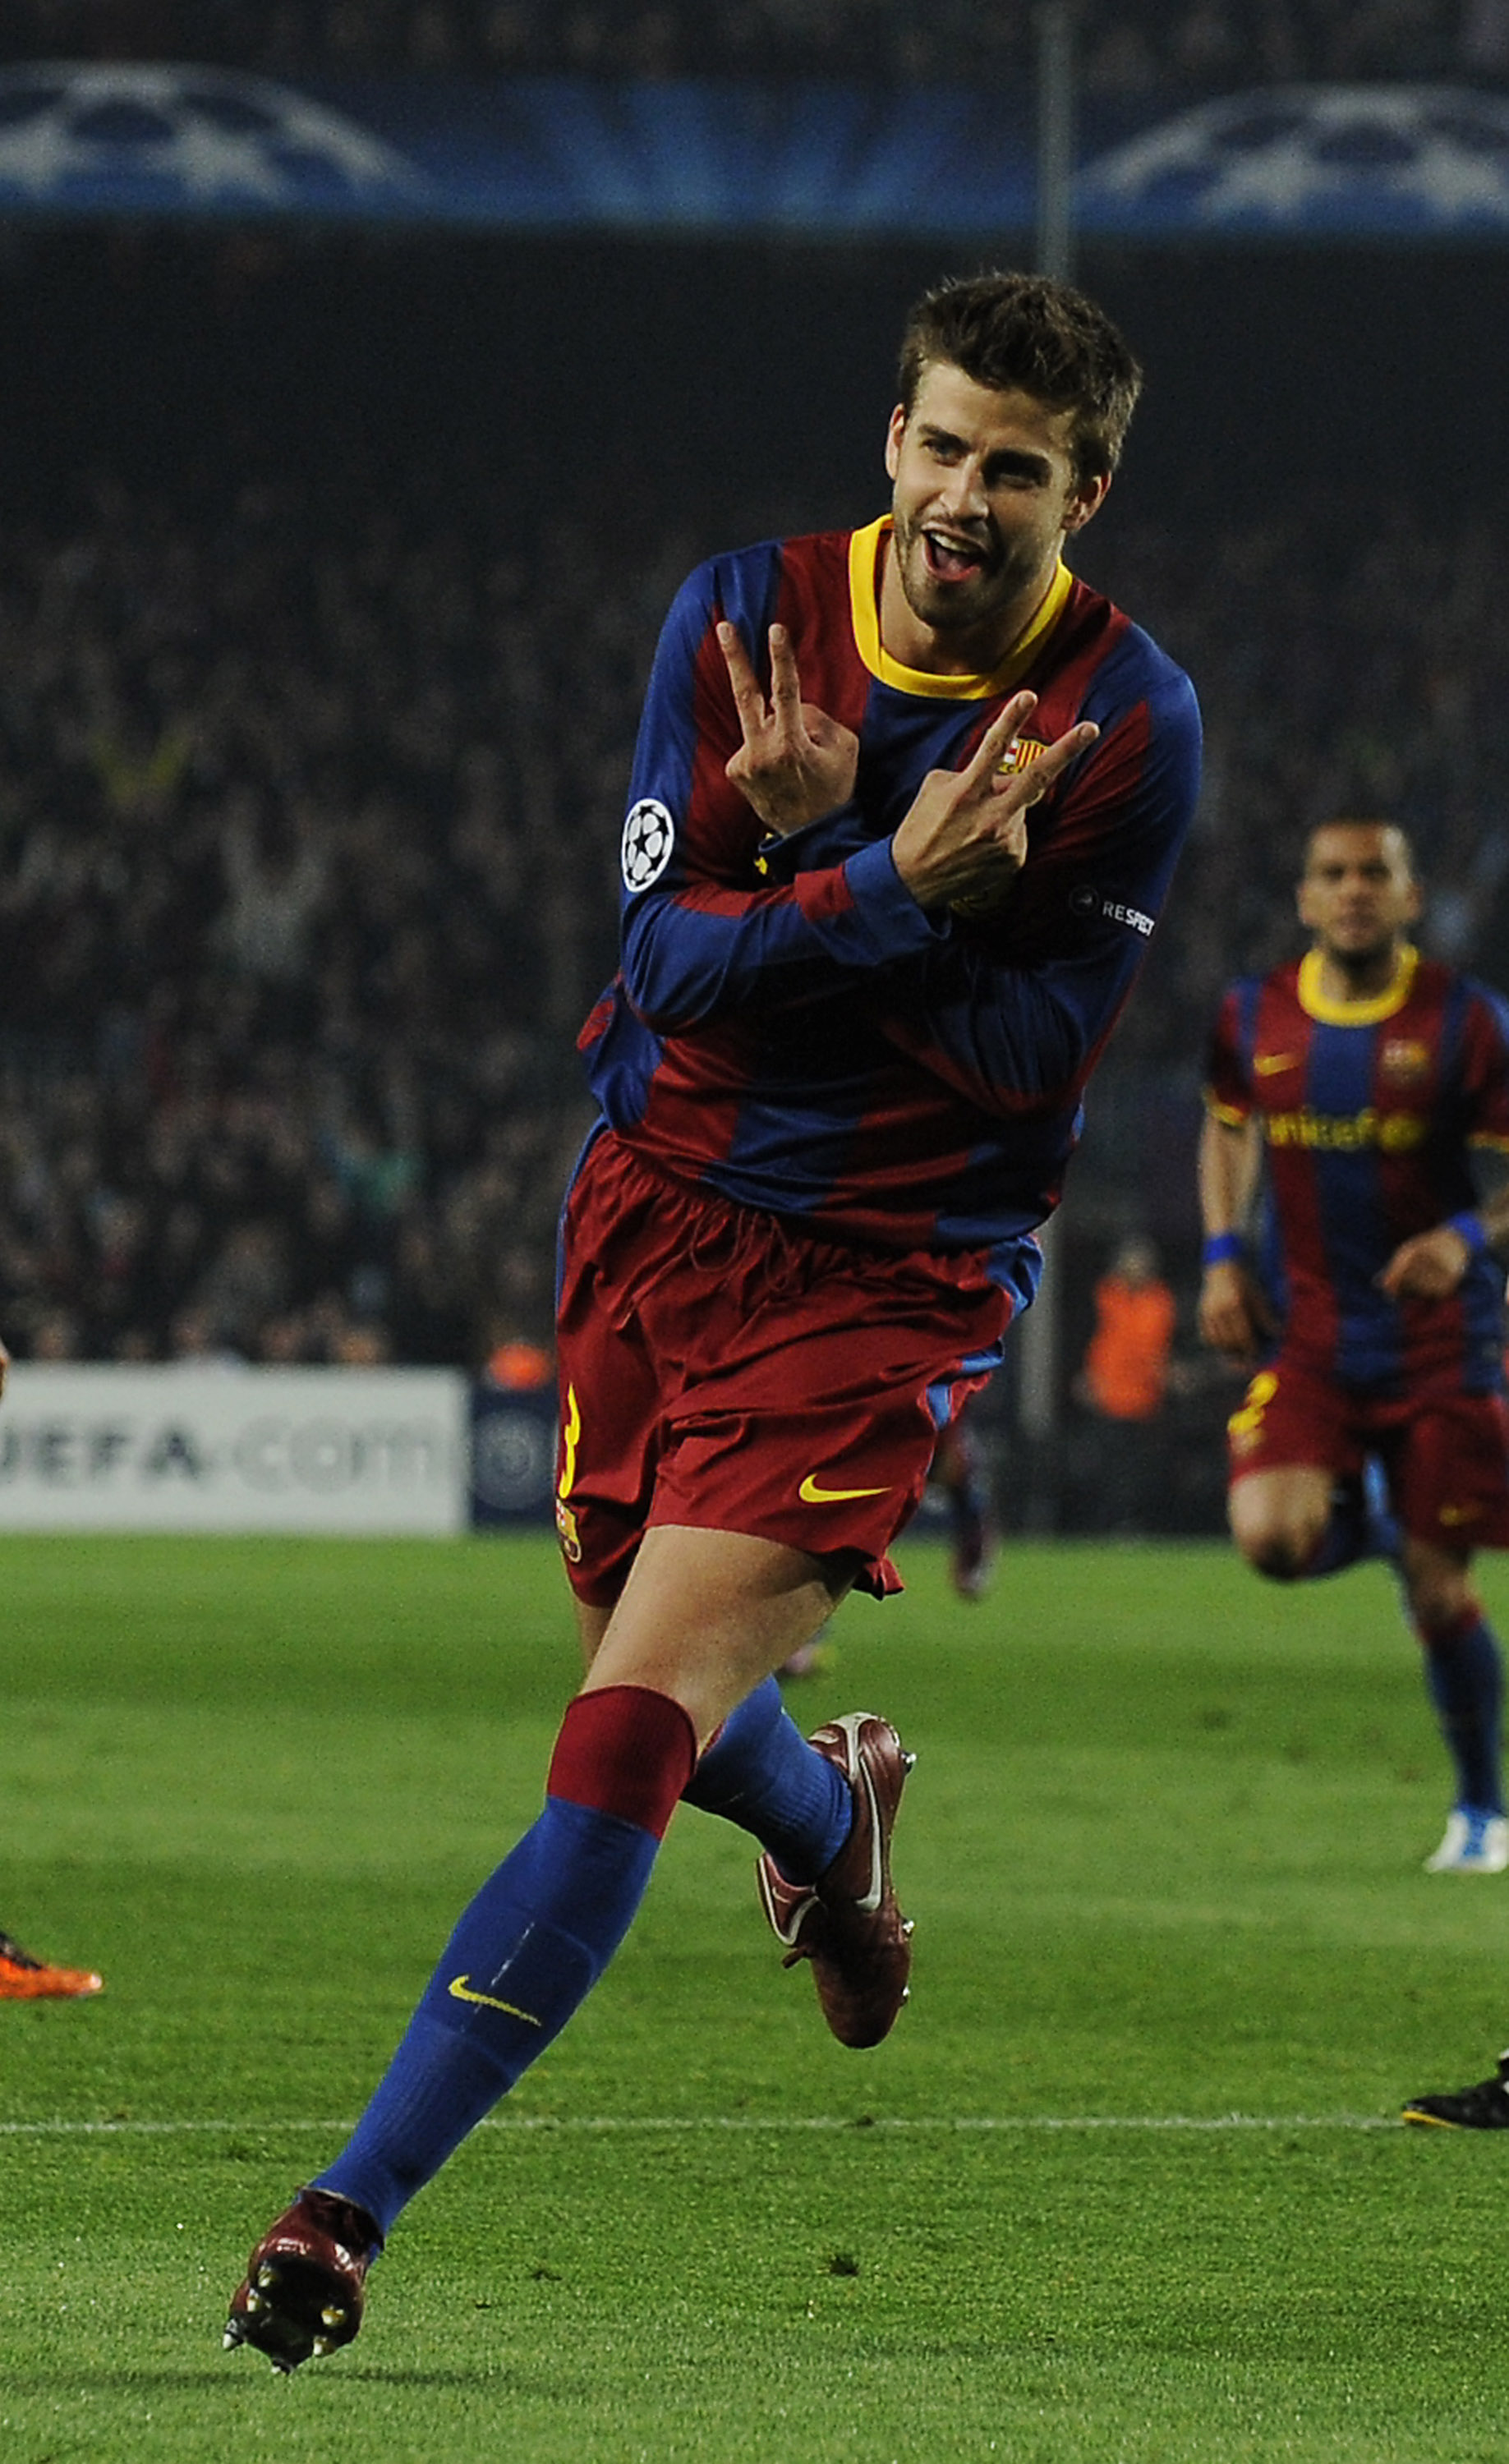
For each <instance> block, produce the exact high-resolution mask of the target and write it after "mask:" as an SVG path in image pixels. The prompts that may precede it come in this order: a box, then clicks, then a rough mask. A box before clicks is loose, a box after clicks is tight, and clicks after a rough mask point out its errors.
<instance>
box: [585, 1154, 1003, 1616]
mask: <svg viewBox="0 0 1509 2464" xmlns="http://www.w3.org/2000/svg"><path fill="white" fill-rule="evenodd" d="M563 1252H564V1265H563V1274H562V1287H561V1298H560V1310H559V1324H558V1357H559V1363H560V1378H561V1443H560V1453H559V1460H558V1463H557V1482H556V1485H557V1504H556V1519H557V1522H558V1524H559V1527H560V1532H561V1545H562V1548H563V1550H564V1551H565V1554H566V1568H567V1572H568V1573H569V1576H570V1580H571V1583H572V1586H573V1588H574V1589H575V1591H576V1593H577V1595H578V1596H579V1597H580V1598H581V1599H583V1600H587V1601H590V1602H592V1603H593V1604H594V1605H597V1606H599V1607H606V1606H607V1605H608V1604H609V1603H610V1602H611V1601H612V1600H614V1599H616V1598H617V1596H618V1594H619V1592H620V1591H621V1590H622V1588H623V1585H624V1582H625V1579H626V1577H627V1575H628V1573H629V1568H630V1566H631V1564H632V1560H633V1555H634V1551H635V1550H636V1549H637V1548H638V1546H639V1542H640V1540H641V1539H642V1538H643V1536H644V1534H645V1532H646V1531H647V1530H648V1529H651V1528H652V1526H654V1525H655V1524H662V1523H678V1524H689V1525H693V1526H696V1527H697V1528H699V1529H703V1530H712V1531H741V1532H748V1533H752V1534H753V1535H755V1536H756V1537H757V1538H760V1539H766V1540H775V1541H780V1542H782V1543H784V1544H785V1545H786V1546H787V1547H788V1548H792V1549H805V1550H807V1551H809V1552H810V1554H811V1555H813V1556H816V1557H825V1558H826V1557H834V1558H843V1559H846V1560H848V1561H849V1563H848V1564H847V1565H846V1567H845V1572H846V1573H850V1572H852V1573H853V1579H854V1581H855V1582H856V1583H857V1584H858V1586H859V1587H860V1589H862V1590H865V1591H870V1592H873V1593H875V1594H876V1595H877V1596H880V1595H884V1594H885V1593H886V1592H891V1591H899V1589H900V1579H899V1575H898V1574H897V1573H896V1569H895V1568H894V1567H893V1566H892V1565H891V1563H890V1561H889V1559H888V1557H887V1554H886V1551H887V1550H888V1549H889V1547H890V1544H891V1542H892V1541H893V1540H894V1539H895V1537H896V1535H897V1533H898V1532H899V1530H900V1529H901V1528H902V1526H903V1524H905V1522H906V1521H907V1519H908V1517H909V1516H910V1515H911V1514H912V1513H913V1511H914V1510H915V1508H916V1507H917V1504H918V1501H919V1499H920V1498H921V1494H922V1489H923V1486H924V1485H925V1483H926V1479H927V1467H928V1464H929V1463H930V1461H931V1459H932V1455H933V1450H934V1447H935V1445H936V1443H937V1439H938V1432H939V1430H940V1428H941V1427H943V1426H945V1425H946V1423H947V1422H948V1420H949V1419H952V1417H953V1415H954V1413H955V1412H956V1411H957V1410H958V1409H959V1407H960V1405H961V1404H962V1403H963V1402H964V1400H965V1397H967V1396H969V1395H971V1394H973V1393H974V1392H975V1390H976V1389H977V1388H978V1387H980V1386H983V1385H984V1384H985V1382H986V1380H987V1378H988V1375H989V1373H990V1371H991V1369H992V1368H993V1367H994V1366H995V1363H996V1361H997V1360H998V1358H999V1357H1000V1344H1001V1338H1002V1336H1003V1335H1004V1333H1005V1331H1006V1329H1007V1326H1008V1325H1009V1323H1010V1318H1011V1315H1012V1311H1013V1305H1014V1304H1013V1296H1012V1294H1011V1293H1010V1291H1008V1290H1004V1289H1003V1288H1002V1287H1001V1286H1000V1284H999V1283H997V1282H994V1281H993V1280H992V1279H991V1277H990V1275H989V1273H988V1268H987V1259H986V1255H985V1253H984V1252H981V1251H970V1252H966V1253H964V1254H962V1255H957V1256H943V1255H940V1254H936V1253H934V1252H933V1251H930V1250H925V1251H923V1250H919V1251H908V1252H899V1253H896V1254H892V1253H891V1252H889V1251H885V1250H880V1249H866V1248H860V1247H857V1246H850V1245H848V1244H845V1243H839V1242H834V1241H828V1240H822V1239H816V1238H813V1237H812V1236H810V1234H808V1233H807V1232H806V1231H804V1230H802V1229H800V1228H796V1227H793V1226H792V1225H790V1224H789V1223H788V1222H784V1221H780V1220H778V1219H777V1218H775V1217H772V1216H768V1215H765V1214H761V1213H759V1212H757V1211H755V1210H753V1209H750V1208H747V1207H743V1206H738V1205H735V1204H734V1203H733V1202H732V1201H731V1200H729V1199H724V1198H721V1197H720V1196H719V1195H718V1194H717V1193H716V1192H710V1191H705V1190H694V1189H689V1188H687V1187H686V1186H684V1185H683V1184H682V1183H680V1182H677V1181H674V1180H671V1179H669V1178H667V1177H665V1176H664V1175H663V1174H661V1173H658V1172H656V1171H655V1170H653V1169H652V1168H651V1167H650V1166H648V1165H647V1164H645V1162H644V1161H643V1160H642V1158H641V1157H639V1156H638V1155H635V1154H634V1153H633V1152H632V1150H630V1149H629V1148H627V1147H625V1146H623V1145H622V1144H621V1143H620V1142H619V1141H618V1139H616V1138H615V1137H613V1136H611V1135H610V1134H605V1135H603V1136H601V1137H599V1138H598V1140H597V1142H596V1144H595V1145H594V1146H593V1147H592V1148H591V1150H590V1151H589V1153H588V1156H587V1158H586V1160H585V1162H584V1164H583V1166H582V1168H581V1171H580V1172H579V1173H578V1175H577V1177H576V1180H575V1182H574V1184H573V1186H572V1189H571V1192H570V1195H569V1197H568V1199H567V1200H566V1221H565V1226H564V1241H563Z"/></svg>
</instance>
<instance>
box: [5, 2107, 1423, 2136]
mask: <svg viewBox="0 0 1509 2464" xmlns="http://www.w3.org/2000/svg"><path fill="white" fill-rule="evenodd" d="M478 2127H479V2128H480V2129H483V2130H512V2131H519V2132H532V2133H534V2134H535V2135H537V2136H542V2137H550V2136H561V2137H567V2136H570V2137H577V2136H584V2135H590V2134H591V2133H594V2132H607V2131H612V2132H617V2133H619V2134H621V2135H623V2136H626V2137H644V2138H651V2137H655V2136H657V2135H663V2134H664V2133H666V2132H677V2133H680V2134H686V2133H691V2132H698V2131H753V2132H766V2133H767V2134H768V2135H770V2136H771V2137H777V2136H785V2135H788V2134H789V2133H790V2132H792V2131H800V2130H808V2131H823V2132H830V2133H832V2135H833V2136H835V2137H836V2136H839V2135H842V2134H847V2135H849V2136H851V2137H853V2138H856V2139H857V2138H863V2137H864V2136H865V2135H866V2134H867V2133H868V2132H870V2131H892V2132H895V2131H918V2132H928V2131H931V2132H933V2133H944V2134H946V2133H950V2132H952V2133H962V2132H965V2131H976V2130H978V2131H1026V2132H1032V2131H1055V2130H1056V2131H1065V2130H1127V2131H1139V2130H1188V2131H1197V2132H1198V2131H1207V2132H1209V2131H1223V2130H1394V2129H1397V2128H1398V2127H1399V2123H1398V2121H1397V2119H1396V2117H1394V2116H1392V2115H1387V2114H1376V2113H1287V2114H1264V2113H1219V2114H1189V2113H1132V2114H1114V2113H1076V2114H1050V2113H1020V2114H955V2115H946V2114H937V2115H915V2116H914V2115H906V2114H894V2115H886V2114H876V2115H869V2114H866V2115H864V2116H862V2117H854V2116H849V2117H845V2116H843V2115H839V2114H811V2115H806V2114H782V2115H780V2116H779V2117H776V2118H772V2119H770V2120H765V2119H763V2118H756V2117H754V2116H752V2115H746V2114H736V2113H709V2114H692V2115H681V2116H664V2115H660V2116H651V2115H643V2116H641V2115H638V2114H577V2115H574V2116H570V2117H566V2118H564V2119H557V2118H556V2117H554V2116H552V2115H549V2114H522V2113H521V2114H511V2115H506V2116H497V2117H495V2118H494V2119H492V2120H490V2121H487V2122H483V2123H479V2124H478ZM354 2128H355V2123H353V2122H349V2121H346V2122H302V2121H300V2122H290V2121H279V2120H272V2121H264V2122H224V2121H203V2122H189V2121H184V2122H0V2138H7V2139H108V2138H133V2137H134V2138H142V2139H174V2138H180V2137H183V2136H187V2135H188V2134H189V2133H190V2132H195V2131H228V2132H230V2133H232V2134H233V2136H243V2137H244V2136H252V2137H256V2136H263V2137H265V2136H267V2135H269V2134H271V2133H274V2132H290V2133H292V2134H294V2135H295V2136H296V2137H297V2136H300V2135H301V2134H302V2133H304V2132H305V2131H310V2132H328V2133H331V2134H334V2133H335V2132H337V2131H340V2132H342V2133H346V2134H348V2133H349V2132H350V2131H351V2130H353V2129H354Z"/></svg>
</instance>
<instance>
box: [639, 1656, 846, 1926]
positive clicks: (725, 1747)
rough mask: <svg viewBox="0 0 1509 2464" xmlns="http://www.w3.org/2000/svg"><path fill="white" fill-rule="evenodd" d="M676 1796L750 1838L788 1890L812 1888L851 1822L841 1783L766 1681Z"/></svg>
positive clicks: (772, 1683) (726, 1723) (775, 1688)
mask: <svg viewBox="0 0 1509 2464" xmlns="http://www.w3.org/2000/svg"><path fill="white" fill-rule="evenodd" d="M681 1795H682V1800H683V1802H684V1803H685V1804H687V1805H696V1806H699V1807H700V1808H701V1810H702V1812H703V1813H704V1814H721V1815H723V1817H724V1818H725V1820H727V1821H729V1822H737V1823H738V1824H739V1826H740V1828H741V1829H742V1830H744V1831H750V1832H752V1833H753V1834H754V1837H756V1838H757V1839H758V1840H759V1842H760V1844H761V1846H762V1847H763V1848H768V1849H769V1851H770V1853H771V1855H772V1856H773V1857H774V1859H775V1860H776V1863H777V1864H778V1865H779V1866H780V1868H781V1871H782V1873H783V1874H785V1875H786V1877H787V1879H788V1881H792V1882H815V1881H816V1880H817V1877H818V1875H819V1874H822V1873H825V1872H826V1871H827V1869H828V1867H829V1866H830V1865H831V1864H832V1861H833V1859H834V1858H835V1857H836V1856H837V1854H838V1852H839V1850H840V1848H842V1846H843V1844H844V1842H845V1840H846V1839H847V1838H848V1837H849V1833H850V1830H851V1827H852V1825H853V1822H854V1797H853V1795H852V1793H851V1792H850V1787H849V1782H848V1781H847V1780H846V1779H845V1777H844V1775H843V1773H842V1771H838V1770H836V1769H835V1768H834V1766H833V1765H832V1763H831V1762H829V1761H828V1760H827V1759H826V1757H825V1756H824V1755H822V1754H820V1753H819V1752H818V1751H817V1749H816V1747H815V1746H810V1745H809V1744H808V1742H807V1739H806V1738H805V1737H804V1736H803V1734H802V1732H801V1730H800V1728H799V1727H797V1725H796V1723H795V1721H794V1720H793V1719H792V1718H791V1716H790V1714H789V1713H788V1710H787V1708H786V1705H785V1704H784V1703H783V1702H782V1700H781V1688H780V1686H779V1685H778V1684H777V1683H776V1681H775V1679H774V1678H773V1677H767V1678H766V1681H765V1683H764V1684H763V1685H757V1686H756V1687H755V1689H754V1692H753V1693H752V1694H746V1695H745V1697H744V1699H743V1702H742V1703H741V1704H740V1705H739V1708H738V1709H737V1711H734V1712H732V1713H731V1714H730V1716H729V1717H728V1718H727V1719H726V1720H725V1721H724V1722H723V1725H722V1727H721V1730H720V1731H719V1734H718V1738H717V1741H716V1743H715V1744H713V1745H711V1746H710V1747H709V1748H708V1749H707V1751H706V1753H705V1754H703V1756H702V1758H701V1760H700V1762H699V1764H698V1766H697V1769H696V1771H694V1772H693V1773H692V1776H691V1778H690V1780H689V1781H688V1782H687V1784H686V1786H685V1788H684V1789H683V1790H682V1792H681Z"/></svg>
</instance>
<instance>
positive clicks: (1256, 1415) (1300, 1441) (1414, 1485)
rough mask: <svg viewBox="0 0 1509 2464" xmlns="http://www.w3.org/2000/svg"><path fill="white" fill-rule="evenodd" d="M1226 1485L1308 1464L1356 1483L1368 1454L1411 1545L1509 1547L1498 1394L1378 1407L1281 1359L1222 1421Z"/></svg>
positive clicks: (1508, 1480)
mask: <svg viewBox="0 0 1509 2464" xmlns="http://www.w3.org/2000/svg"><path fill="white" fill-rule="evenodd" d="M1226 1430H1227V1446H1228V1453H1229V1459H1230V1463H1231V1477H1232V1481H1233V1482H1235V1481H1238V1480H1245V1479H1246V1477H1247V1475H1248V1474H1249V1473H1250V1472H1254V1471H1277V1470H1279V1469H1280V1468H1285V1467H1287V1466H1289V1465H1291V1464H1295V1463H1313V1464H1315V1465H1316V1466H1317V1467H1318V1468H1319V1469H1320V1470H1321V1471H1328V1472H1330V1473H1332V1474H1333V1476H1334V1477H1336V1478H1337V1479H1346V1478H1348V1477H1355V1476H1356V1475H1357V1474H1358V1473H1360V1472H1361V1470H1362V1468H1363V1460H1364V1457H1365V1456H1366V1455H1370V1454H1373V1455H1377V1456H1378V1457H1379V1459H1380V1461H1381V1462H1382V1463H1383V1465H1384V1468H1385V1470H1386V1471H1387V1475H1388V1489H1389V1495H1390V1497H1391V1499H1392V1502H1393V1509H1394V1512H1395V1514H1396V1515H1397V1516H1398V1518H1399V1521H1400V1522H1401V1523H1402V1525H1403V1526H1404V1529H1406V1530H1407V1531H1409V1532H1411V1533H1412V1534H1413V1535H1414V1537H1415V1539H1417V1540H1426V1541H1429V1542H1430V1543H1431V1546H1432V1547H1434V1548H1437V1549H1448V1550H1450V1551H1452V1552H1453V1553H1454V1554H1455V1555H1463V1556H1465V1555H1467V1554H1469V1553H1470V1552H1471V1551H1473V1550H1474V1549H1509V1414H1506V1413H1505V1409H1504V1401H1503V1397H1502V1396H1501V1395H1464V1394H1461V1393H1459V1392H1454V1391H1453V1390H1451V1389H1450V1388H1447V1389H1444V1390H1441V1391H1439V1392H1436V1391H1428V1392H1425V1393H1421V1394H1415V1395H1411V1396H1407V1397H1403V1398H1402V1399H1400V1398H1398V1397H1395V1398H1394V1399H1393V1400H1392V1401H1387V1402H1386V1401H1381V1400H1379V1401H1375V1400H1372V1399H1370V1398H1368V1397H1365V1396H1361V1395H1359V1394H1357V1393H1356V1392H1355V1391H1350V1392H1349V1391H1348V1390H1347V1388H1345V1387H1344V1386H1338V1385H1337V1384H1336V1383H1335V1382H1334V1381H1333V1380H1332V1379H1330V1378H1328V1377H1324V1376H1321V1375H1319V1374H1318V1373H1317V1372H1316V1371H1315V1370H1313V1369H1307V1368H1304V1367H1302V1366H1301V1365H1299V1364H1298V1363H1297V1362H1295V1361H1292V1360H1286V1359H1285V1358H1284V1356H1283V1354H1282V1353H1280V1354H1279V1356H1278V1358H1277V1359H1276V1360H1275V1361H1274V1362H1273V1364H1272V1366H1271V1367H1269V1368H1267V1369H1261V1370H1259V1371H1258V1373H1257V1375H1256V1376H1255V1377H1254V1379H1253V1381H1252V1384H1251V1385H1250V1386H1249V1387H1248V1390H1247V1395H1246V1397H1245V1399H1244V1401H1243V1403H1242V1406H1241V1409H1240V1410H1239V1411H1236V1412H1233V1413H1232V1417H1231V1419H1229V1420H1228V1422H1227V1424H1226Z"/></svg>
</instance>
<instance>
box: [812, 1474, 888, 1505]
mask: <svg viewBox="0 0 1509 2464" xmlns="http://www.w3.org/2000/svg"><path fill="white" fill-rule="evenodd" d="M889 1486H890V1483H889V1481H882V1482H881V1484H880V1485H879V1487H878V1488H819V1487H818V1485H817V1474H816V1473H815V1472H811V1471H810V1472H809V1473H808V1475H807V1478H806V1479H805V1480H804V1481H803V1483H802V1485H801V1487H800V1488H799V1489H798V1490H797V1492H796V1493H797V1496H798V1497H799V1498H800V1499H801V1501H802V1504H803V1505H804V1506H838V1505H841V1504H842V1502H843V1500H844V1499H845V1498H849V1497H883V1496H884V1495H885V1492H886V1490H887V1488H888V1487H889Z"/></svg>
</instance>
